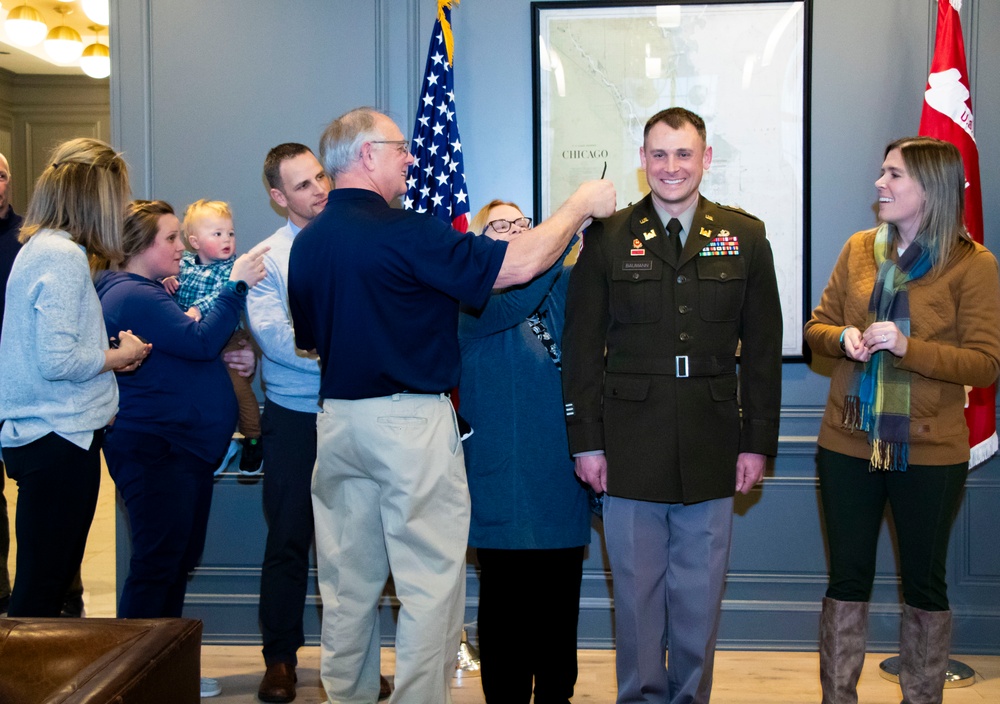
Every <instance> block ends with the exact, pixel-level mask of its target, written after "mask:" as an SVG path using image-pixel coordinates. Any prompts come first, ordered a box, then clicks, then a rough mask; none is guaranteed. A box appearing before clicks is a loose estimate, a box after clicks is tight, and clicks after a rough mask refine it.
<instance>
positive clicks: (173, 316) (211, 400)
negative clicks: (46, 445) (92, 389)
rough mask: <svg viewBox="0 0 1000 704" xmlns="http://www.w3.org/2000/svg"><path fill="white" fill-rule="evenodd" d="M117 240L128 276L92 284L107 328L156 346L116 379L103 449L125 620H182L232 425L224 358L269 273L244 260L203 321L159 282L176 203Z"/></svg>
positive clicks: (176, 241) (168, 270)
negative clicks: (113, 494)
mask: <svg viewBox="0 0 1000 704" xmlns="http://www.w3.org/2000/svg"><path fill="white" fill-rule="evenodd" d="M122 239H123V244H124V250H125V264H124V267H123V269H124V270H123V271H116V272H108V273H106V274H105V275H104V276H103V277H102V278H101V279H100V280H99V281H98V283H97V293H98V296H100V299H101V305H102V306H103V308H104V319H105V321H106V324H108V325H111V326H115V325H120V326H124V327H123V328H118V327H114V328H113V329H115V330H118V329H124V330H132V331H133V332H135V333H136V334H137V335H140V336H142V337H144V338H145V339H147V340H149V341H150V342H152V343H153V349H154V353H153V354H151V355H150V356H149V357H148V358H147V359H146V361H145V363H144V364H143V365H142V367H140V368H139V369H137V370H136V371H135V372H132V373H128V374H120V375H119V376H118V389H119V394H120V402H119V405H120V408H119V412H118V417H117V418H116V420H115V424H114V426H113V427H112V428H111V429H110V430H109V431H108V433H107V437H106V440H105V444H104V454H105V457H106V459H107V463H108V470H109V472H110V474H111V477H112V478H113V479H114V481H115V485H116V486H117V487H118V491H119V492H120V493H121V495H122V499H124V501H125V507H126V509H127V510H128V515H129V523H130V527H131V531H132V560H131V563H130V564H129V574H128V577H127V579H126V580H125V586H124V588H123V589H122V596H121V602H120V603H119V605H118V616H119V618H159V617H168V616H180V615H181V609H182V607H183V603H184V593H185V589H186V586H187V575H188V572H190V571H191V570H192V569H193V568H194V566H195V565H196V564H197V562H198V558H199V557H200V556H201V551H202V549H203V548H204V545H205V532H206V528H207V525H208V510H209V505H210V504H211V500H212V474H213V471H214V470H215V468H216V467H217V466H218V464H219V460H220V459H221V457H222V455H223V454H224V453H225V451H226V448H227V446H228V444H229V440H230V438H231V436H232V433H233V429H234V427H235V425H236V414H237V409H236V398H235V395H234V394H233V386H232V383H231V382H230V381H229V375H228V374H227V372H226V367H225V365H224V363H223V361H222V359H221V358H220V353H221V352H222V348H223V346H224V345H225V344H226V341H227V340H228V339H229V336H230V335H231V334H232V331H233V329H234V328H235V327H236V324H237V322H238V321H239V318H240V314H241V313H242V311H243V303H244V300H245V298H246V291H247V287H248V286H252V285H254V284H256V283H257V282H258V281H260V279H261V278H262V277H263V274H264V265H263V262H262V259H261V255H262V252H258V253H256V254H245V255H243V256H242V257H240V258H238V259H237V260H236V263H235V264H234V265H233V270H232V274H231V276H230V280H229V284H228V285H227V286H226V288H225V290H223V292H222V293H221V294H220V296H219V298H218V300H217V302H216V304H215V306H213V308H212V310H210V311H209V312H208V313H207V314H206V315H205V317H204V318H202V319H201V320H200V321H196V320H194V319H193V318H190V317H188V316H187V315H185V314H184V311H183V310H181V308H180V306H178V305H177V303H176V302H175V301H174V299H173V298H171V296H170V295H169V294H168V293H167V291H166V290H165V289H164V287H163V285H162V284H161V283H160V280H161V279H163V278H164V277H167V276H176V275H177V273H178V269H179V267H180V260H181V253H182V252H183V251H184V244H183V242H182V241H181V237H180V223H179V222H178V220H177V217H176V216H175V215H174V213H173V209H172V208H171V207H170V205H168V204H167V203H165V202H163V201H135V202H134V203H133V204H132V205H131V206H130V207H129V209H128V213H127V216H126V220H125V227H124V231H123V236H122ZM251 355H252V353H251ZM251 368H252V364H251Z"/></svg>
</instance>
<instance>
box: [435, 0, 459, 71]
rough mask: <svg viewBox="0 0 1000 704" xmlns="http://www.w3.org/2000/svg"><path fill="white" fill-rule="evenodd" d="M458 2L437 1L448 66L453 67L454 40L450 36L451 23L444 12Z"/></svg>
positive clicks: (457, 0)
mask: <svg viewBox="0 0 1000 704" xmlns="http://www.w3.org/2000/svg"><path fill="white" fill-rule="evenodd" d="M459 2H460V0H438V22H440V23H441V32H442V34H444V48H445V49H447V51H448V64H449V65H454V54H455V38H454V37H453V36H452V34H451V22H449V21H448V17H447V16H446V15H445V12H444V11H445V10H450V9H451V8H452V6H453V5H457V4H458V3H459Z"/></svg>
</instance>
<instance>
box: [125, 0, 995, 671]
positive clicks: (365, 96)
mask: <svg viewBox="0 0 1000 704" xmlns="http://www.w3.org/2000/svg"><path fill="white" fill-rule="evenodd" d="M112 5H113V8H114V18H115V23H116V24H115V29H116V30H117V35H118V36H117V37H116V38H114V42H113V47H112V50H113V56H114V57H115V61H116V63H115V66H116V74H115V76H113V78H112V104H113V108H112V115H113V134H114V139H115V140H116V142H117V143H118V144H119V145H120V146H122V147H124V148H125V150H126V152H127V155H128V158H129V161H130V163H131V164H132V165H133V167H134V172H135V174H136V191H137V193H139V194H141V195H144V196H148V195H156V196H157V197H163V198H167V199H168V200H171V201H172V202H173V203H174V204H175V205H176V206H178V207H183V206H184V205H185V204H186V203H188V202H189V201H190V200H191V199H193V198H196V197H200V196H211V197H217V198H223V199H227V200H231V201H232V202H233V203H234V206H235V207H236V225H237V230H238V231H239V232H240V234H241V240H240V241H241V245H240V246H241V247H249V246H250V245H251V244H252V243H254V242H256V241H258V240H259V239H261V238H263V237H264V236H266V235H267V234H269V233H270V232H271V231H273V230H274V229H275V227H277V226H278V224H279V223H280V220H279V218H278V216H277V215H275V214H274V212H273V211H272V210H271V209H270V208H269V206H268V203H267V200H266V194H265V191H264V189H263V187H262V185H261V178H260V169H261V161H262V159H263V156H264V153H265V152H266V150H267V148H268V147H270V146H272V145H273V144H275V143H277V142H279V141H284V140H289V139H294V140H297V141H303V142H305V143H307V144H310V145H313V146H315V145H316V143H317V140H318V136H319V132H320V130H321V128H322V127H323V125H324V124H325V123H326V122H327V121H329V120H330V119H331V118H332V117H334V116H335V115H337V114H339V113H340V112H342V111H343V110H345V109H347V108H350V107H353V106H355V105H358V104H362V103H369V104H376V106H378V107H382V108H384V109H386V110H387V111H388V112H389V114H390V115H391V116H393V117H394V118H395V119H396V120H397V122H399V124H400V126H401V128H402V129H403V132H404V133H408V132H409V131H410V129H411V127H412V120H413V111H414V107H415V102H416V98H417V92H418V89H419V81H420V77H421V75H422V71H423V65H424V61H425V58H426V51H427V43H428V39H429V36H428V34H429V32H430V28H431V25H432V22H433V16H434V8H435V3H434V2H433V0H371V1H369V2H361V3H358V2H347V0H300V1H299V2H295V3H281V4H278V5H275V7H267V6H254V7H253V8H252V10H248V8H247V6H246V4H245V3H241V2H236V0H217V1H216V2H212V3H195V2H193V0H175V1H170V2H168V1H167V0H118V2H114V1H113V3H112ZM935 7H936V3H934V2H933V0H880V1H879V2H871V0H814V2H813V36H812V44H813V61H812V63H813V66H812V121H811V125H810V127H811V149H812V168H811V199H812V212H811V228H812V229H811V232H810V236H811V276H810V281H809V287H810V298H811V300H810V303H812V304H814V303H815V302H816V301H818V299H819V296H820V294H821V292H822V289H823V287H824V286H825V284H826V280H827V277H828V275H829V272H830V270H831V269H832V267H833V264H834V261H835V260H836V257H837V255H838V253H839V251H840V249H841V247H842V245H843V243H844V241H845V240H846V239H847V237H848V236H849V235H850V234H851V233H852V232H854V231H856V230H858V229H861V228H865V227H868V226H870V225H871V224H872V223H873V220H874V216H873V212H872V203H873V201H874V198H875V195H874V186H873V182H874V180H875V179H876V177H877V175H878V168H879V163H880V161H881V157H882V150H883V148H884V145H885V144H886V143H887V142H889V141H890V140H892V139H894V138H896V137H899V136H902V135H905V134H912V133H915V132H916V130H917V126H918V122H919V118H920V110H921V101H922V92H923V88H924V85H925V82H926V78H927V70H928V66H929V63H930V57H931V50H932V45H933V25H934V17H935ZM453 20H454V28H455V37H456V45H455V51H456V55H455V57H456V58H455V60H456V66H455V77H456V95H457V103H458V119H459V125H460V127H461V133H462V142H463V146H464V148H463V152H464V155H465V166H466V176H467V179H468V182H469V188H470V196H471V202H472V207H473V209H476V208H478V206H479V205H481V204H482V203H484V202H486V201H487V200H489V199H491V198H493V197H503V198H509V199H513V200H515V201H517V202H518V203H519V204H520V205H521V206H522V207H523V208H524V209H525V210H527V211H531V210H532V209H533V206H534V203H533V199H532V193H533V187H532V174H533V169H532V165H533V154H532V147H531V139H532V123H531V120H532V113H531V48H532V38H531V37H530V36H529V34H530V23H531V10H530V1H529V0H490V1H489V2H476V1H468V2H465V3H462V4H461V5H460V6H459V7H458V8H457V9H456V10H455V13H454V17H453ZM963 21H964V24H965V31H966V35H967V37H968V49H969V53H970V60H971V63H972V75H973V81H974V84H973V92H974V95H973V97H974V102H975V108H976V114H977V118H978V120H977V125H976V128H977V129H976V131H977V134H978V135H979V147H980V152H981V164H982V171H983V173H982V182H983V191H984V202H985V221H986V227H987V233H986V242H987V245H988V246H990V247H992V248H993V249H994V250H996V249H998V248H1000V233H998V232H997V231H996V226H997V223H1000V144H998V142H1000V138H998V135H1000V90H998V89H997V84H996V82H995V81H994V80H990V78H989V77H991V76H995V75H997V74H998V73H1000V41H997V40H998V39H1000V29H998V28H1000V3H997V2H989V1H986V0H966V2H965V9H964V10H963ZM991 228H992V229H991ZM824 366H825V365H824V364H823V362H822V361H821V360H816V361H814V362H813V363H812V364H811V365H808V366H807V365H806V364H802V363H790V364H786V365H785V367H784V370H783V375H782V376H783V409H782V436H783V441H782V443H781V447H780V450H779V456H778V458H777V460H776V462H775V463H774V467H773V468H772V469H771V470H770V471H769V474H768V477H767V479H766V480H765V483H764V485H763V487H762V488H761V489H760V490H757V491H755V492H754V493H753V494H752V495H751V496H750V497H749V498H747V499H740V500H739V502H738V504H737V505H738V516H737V518H736V533H735V536H734V544H733V557H732V570H731V575H730V583H729V589H728V592H727V596H726V602H725V604H724V614H723V620H722V631H721V636H722V638H721V645H722V646H723V647H733V648H789V649H812V648H814V647H815V642H816V623H817V619H818V610H819V600H820V598H821V596H822V594H823V592H824V590H825V582H826V575H825V569H826V548H825V544H824V540H823V536H822V531H821V529H820V525H821V514H820V509H819V501H818V496H817V486H816V479H815V464H814V454H815V435H816V432H817V430H818V426H819V420H820V417H821V415H822V411H823V406H824V403H825V399H826V394H827V390H828V386H829V381H828V378H827V376H826V371H825V369H824ZM216 489H217V495H216V502H215V504H214V506H213V516H212V527H211V528H210V538H209V540H210V544H209V546H208V548H207V549H206V554H205V559H204V561H203V566H202V568H200V569H199V570H198V572H197V573H196V575H195V577H194V579H193V581H192V583H191V588H190V592H189V599H188V605H189V608H188V612H189V613H190V614H191V615H195V616H198V617H203V618H204V619H205V620H206V636H205V639H206V642H255V641H256V640H257V638H258V635H257V631H256V628H257V623H256V601H255V595H256V591H255V590H256V580H257V579H258V573H257V567H256V563H255V560H258V559H259V555H260V554H261V553H262V549H263V547H262V546H263V535H262V530H263V522H262V519H261V517H260V515H259V513H260V489H259V485H254V484H248V485H244V484H240V483H238V482H237V481H236V480H235V479H234V478H232V477H226V478H224V479H222V480H221V481H220V482H219V483H218V484H217V487H216ZM998 494H1000V461H998V460H996V459H994V460H992V461H991V462H989V463H987V465H986V466H984V467H982V468H980V469H978V470H976V471H975V472H973V473H972V474H971V475H970V478H969V486H968V490H967V496H966V499H965V502H964V504H963V509H962V511H961V513H960V514H959V517H958V520H957V522H956V527H955V531H954V535H953V539H952V546H951V555H950V558H949V574H950V580H949V581H950V589H949V593H950V596H951V598H952V601H953V604H954V605H955V611H956V616H957V619H956V626H955V638H954V642H955V644H956V650H957V651H958V652H993V653H1000V608H998V607H997V606H996V604H997V603H998V602H1000V556H998V552H997V551H996V549H995V547H996V545H997V544H1000V521H996V520H995V515H996V508H995V507H996V505H997V499H998V498H1000V497H998ZM890 537H891V533H890V531H889V529H888V528H885V529H884V530H883V535H882V538H881V545H880V548H879V557H878V560H879V563H878V577H877V580H876V586H875V590H874V594H873V606H872V627H871V633H872V638H871V649H872V650H892V649H894V648H895V647H896V638H897V635H896V634H897V633H898V621H899V610H900V607H899V599H900V597H899V582H898V578H897V572H896V556H895V552H894V550H893V547H892V541H891V540H890ZM594 540H595V542H594V544H592V545H591V548H590V551H589V553H588V558H587V562H586V573H585V578H584V585H583V600H582V604H581V606H582V608H581V617H580V642H581V644H584V645H589V646H608V645H610V644H611V623H612V618H613V612H612V609H613V601H612V599H611V592H610V585H609V579H608V568H607V559H606V555H605V554H604V548H603V544H602V543H601V536H600V532H599V529H595V532H594ZM120 544H121V545H123V546H125V545H127V542H126V541H124V540H123V541H122V542H121V543H120ZM124 558H125V552H124V550H123V551H122V556H120V562H119V566H120V572H121V577H124V570H123V569H122V568H123V561H124ZM310 594H311V596H310V603H309V604H308V605H307V607H306V614H307V624H308V627H309V628H310V633H309V641H310V642H312V643H315V642H316V637H317V634H318V619H317V613H318V610H317V603H318V602H317V597H316V590H315V585H313V587H311V591H310ZM468 594H469V599H468V602H467V610H466V617H467V619H468V620H469V621H472V620H474V618H475V606H476V600H477V596H478V584H477V582H476V576H475V571H474V569H470V571H469V574H468ZM394 608H395V606H394V602H393V600H392V598H391V597H390V596H387V597H386V598H385V600H384V604H383V613H382V619H383V621H382V623H383V634H384V637H385V638H386V639H387V641H388V640H389V639H391V634H392V615H393V610H394Z"/></svg>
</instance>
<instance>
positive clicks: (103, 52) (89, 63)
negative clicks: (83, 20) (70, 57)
mask: <svg viewBox="0 0 1000 704" xmlns="http://www.w3.org/2000/svg"><path fill="white" fill-rule="evenodd" d="M88 29H90V30H91V31H93V32H94V43H93V44H91V45H90V46H88V47H87V48H86V49H84V50H83V56H81V57H80V68H82V69H83V72H84V73H85V74H87V75H88V76H90V77H91V78H107V77H108V76H110V75H111V51H110V50H109V49H108V47H107V45H105V44H101V43H100V41H98V39H99V37H98V33H99V32H100V31H101V27H99V26H97V25H91V26H90V27H88Z"/></svg>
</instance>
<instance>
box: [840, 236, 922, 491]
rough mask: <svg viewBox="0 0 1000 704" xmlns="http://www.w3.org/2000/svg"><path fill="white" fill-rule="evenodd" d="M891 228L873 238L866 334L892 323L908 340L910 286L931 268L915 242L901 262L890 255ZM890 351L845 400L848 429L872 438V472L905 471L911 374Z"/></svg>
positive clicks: (859, 377)
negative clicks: (869, 329) (872, 275)
mask: <svg viewBox="0 0 1000 704" xmlns="http://www.w3.org/2000/svg"><path fill="white" fill-rule="evenodd" d="M890 246H891V245H890V242H889V227H888V226H887V225H885V224H883V225H882V226H881V227H879V229H878V232H876V233H875V263H876V264H877V265H878V278H877V279H876V280H875V287H874V288H873V289H872V296H871V299H870V300H869V301H868V320H867V323H866V325H865V327H866V328H867V327H868V326H870V325H871V324H872V323H874V322H881V321H885V320H889V321H892V322H893V323H895V324H896V327H897V328H899V331H900V332H901V333H902V334H903V335H906V336H909V334H910V299H909V294H908V292H907V284H909V283H910V282H911V281H913V280H915V279H919V278H920V277H921V276H923V275H924V274H926V273H927V272H928V271H929V270H930V268H931V264H932V262H931V257H930V253H929V252H928V251H927V250H926V249H925V248H924V247H922V246H921V245H920V244H919V243H918V242H917V241H914V242H912V243H911V244H910V246H909V247H907V248H906V251H905V252H903V254H902V256H900V257H899V262H898V263H897V262H894V261H893V260H892V259H890V258H889V257H888V256H887V255H888V250H889V247H890ZM895 360H896V357H895V356H894V355H893V354H892V353H891V352H889V351H888V350H879V351H878V352H875V353H874V354H872V356H871V359H869V360H868V361H867V362H866V363H865V365H864V368H863V369H861V368H860V367H859V368H858V369H857V370H856V371H855V373H854V382H853V388H852V391H851V393H850V394H849V395H848V396H847V398H846V399H844V418H843V424H844V427H845V428H856V429H858V430H865V431H867V432H868V441H869V442H870V443H871V446H872V457H871V470H872V471H874V470H876V469H881V470H898V471H901V472H905V471H906V466H907V462H908V460H909V442H910V372H908V371H906V370H904V369H899V368H898V367H896V364H895Z"/></svg>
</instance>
